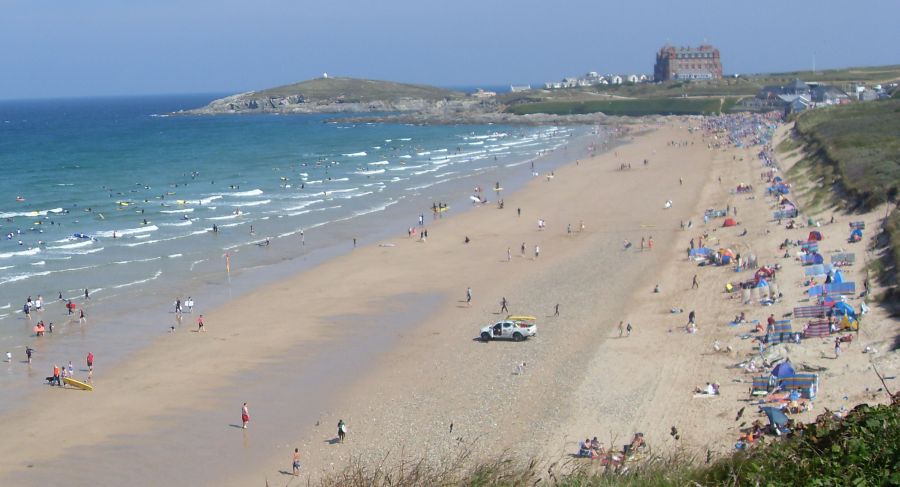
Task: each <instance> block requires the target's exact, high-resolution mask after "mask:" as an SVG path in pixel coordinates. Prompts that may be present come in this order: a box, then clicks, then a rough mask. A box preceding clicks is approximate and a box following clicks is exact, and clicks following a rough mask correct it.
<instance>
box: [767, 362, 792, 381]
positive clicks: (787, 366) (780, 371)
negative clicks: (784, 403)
mask: <svg viewBox="0 0 900 487" xmlns="http://www.w3.org/2000/svg"><path fill="white" fill-rule="evenodd" d="M794 374H796V372H795V371H794V367H793V366H791V362H790V360H788V361H786V362H782V363H780V364H778V365H776V366H775V368H774V369H772V375H774V376H775V377H778V378H779V379H782V378H784V377H790V376H792V375H794Z"/></svg>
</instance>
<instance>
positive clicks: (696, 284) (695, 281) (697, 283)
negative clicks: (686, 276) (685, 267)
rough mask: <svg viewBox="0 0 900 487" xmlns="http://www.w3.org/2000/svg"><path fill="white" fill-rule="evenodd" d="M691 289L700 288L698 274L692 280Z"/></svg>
mask: <svg viewBox="0 0 900 487" xmlns="http://www.w3.org/2000/svg"><path fill="white" fill-rule="evenodd" d="M691 289H700V283H699V282H697V274H694V280H693V281H692V282H691Z"/></svg>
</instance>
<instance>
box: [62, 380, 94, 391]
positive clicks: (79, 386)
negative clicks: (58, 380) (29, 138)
mask: <svg viewBox="0 0 900 487" xmlns="http://www.w3.org/2000/svg"><path fill="white" fill-rule="evenodd" d="M63 382H65V383H66V384H68V385H70V386H72V387H74V388H76V389H81V390H82V391H93V390H94V386H92V385H90V384H88V383H87V382H81V381H80V380H75V379H73V378H71V377H66V378H64V379H63Z"/></svg>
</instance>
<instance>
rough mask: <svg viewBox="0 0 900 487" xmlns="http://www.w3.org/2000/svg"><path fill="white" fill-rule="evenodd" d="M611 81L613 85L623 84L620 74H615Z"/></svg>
mask: <svg viewBox="0 0 900 487" xmlns="http://www.w3.org/2000/svg"><path fill="white" fill-rule="evenodd" d="M609 82H610V84H613V85H620V84H622V77H621V76H619V75H618V74H614V75H613V76H612V77H611V78H610V79H609Z"/></svg>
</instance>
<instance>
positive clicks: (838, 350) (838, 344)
mask: <svg viewBox="0 0 900 487" xmlns="http://www.w3.org/2000/svg"><path fill="white" fill-rule="evenodd" d="M839 358H841V339H840V338H835V339H834V359H835V360H837V359H839Z"/></svg>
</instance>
